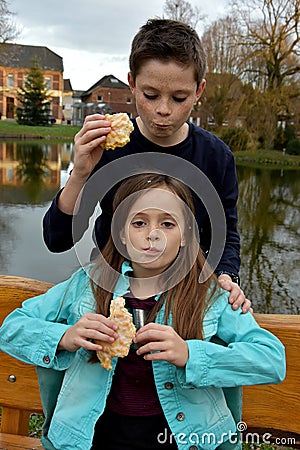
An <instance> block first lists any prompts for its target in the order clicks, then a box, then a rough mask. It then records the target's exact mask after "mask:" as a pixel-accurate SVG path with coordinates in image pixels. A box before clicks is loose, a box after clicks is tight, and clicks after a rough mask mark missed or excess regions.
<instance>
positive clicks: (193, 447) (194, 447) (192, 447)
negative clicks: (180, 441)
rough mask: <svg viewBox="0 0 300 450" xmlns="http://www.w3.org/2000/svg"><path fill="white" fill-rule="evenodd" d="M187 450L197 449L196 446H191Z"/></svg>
mask: <svg viewBox="0 0 300 450" xmlns="http://www.w3.org/2000/svg"><path fill="white" fill-rule="evenodd" d="M189 450H198V447H197V446H196V445H192V446H191V447H190V448H189Z"/></svg>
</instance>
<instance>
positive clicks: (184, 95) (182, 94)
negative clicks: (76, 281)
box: [43, 19, 250, 312]
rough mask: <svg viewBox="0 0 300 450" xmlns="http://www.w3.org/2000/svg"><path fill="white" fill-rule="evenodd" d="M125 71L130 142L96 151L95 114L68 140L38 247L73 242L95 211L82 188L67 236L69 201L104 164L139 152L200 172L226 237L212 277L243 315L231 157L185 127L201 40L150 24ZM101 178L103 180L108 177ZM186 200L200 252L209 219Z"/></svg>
mask: <svg viewBox="0 0 300 450" xmlns="http://www.w3.org/2000/svg"><path fill="white" fill-rule="evenodd" d="M129 65H130V72H129V74H128V82H129V86H130V89H131V91H132V94H133V97H134V99H135V101H136V109H137V112H138V117H137V118H136V119H133V125H134V131H133V132H132V134H131V136H130V142H129V143H128V144H127V145H125V147H123V148H117V149H115V150H114V151H104V150H103V146H102V145H101V144H103V143H105V139H106V135H107V134H108V133H109V132H110V130H111V129H110V123H109V122H107V121H106V120H105V118H104V117H103V116H101V115H99V114H95V115H92V116H88V117H86V119H85V122H84V124H83V127H82V129H81V130H80V131H79V132H78V133H77V135H76V136H75V153H74V168H73V170H72V173H71V175H70V178H69V180H68V182H67V184H66V186H65V187H64V189H63V190H62V191H61V192H60V193H59V194H58V195H57V197H56V198H55V199H54V201H53V202H52V205H51V207H50V209H49V210H48V211H47V213H46V215H45V217H44V221H43V227H44V239H45V243H46V245H47V247H48V248H49V250H51V251H53V252H61V251H66V250H68V249H70V248H71V247H72V246H73V245H74V240H75V241H77V240H79V239H80V238H81V236H82V234H83V233H84V231H85V229H86V228H87V226H88V219H89V217H90V216H91V215H92V213H93V210H94V206H95V204H94V202H92V201H91V198H90V196H89V193H88V191H89V189H88V188H86V189H85V191H84V193H83V196H82V198H81V204H80V211H79V214H81V215H82V217H83V219H82V224H81V225H80V227H79V228H80V230H79V232H78V230H77V235H76V236H75V237H74V236H73V233H72V223H73V217H74V216H73V214H74V207H75V204H76V201H77V199H78V196H79V194H80V192H81V189H82V188H83V187H84V186H86V182H87V180H88V179H89V178H90V177H91V175H93V174H94V173H96V172H97V171H98V170H99V169H101V168H102V167H104V166H105V165H106V164H108V163H109V162H111V161H115V160H116V159H118V158H120V157H123V156H128V155H134V154H142V153H147V152H157V153H158V155H159V154H163V153H167V154H169V155H174V156H176V157H179V158H182V159H183V160H186V161H188V162H189V163H192V164H194V165H195V166H196V167H197V168H198V169H199V170H200V171H201V172H202V173H204V175H206V177H208V179H209V180H210V182H211V183H212V185H213V186H214V188H215V189H216V191H217V193H218V195H219V197H220V200H221V202H222V206H223V209H224V212H225V217H226V228H227V230H226V242H225V246H224V251H223V255H222V257H221V260H220V262H219V264H218V266H217V268H216V274H217V276H218V279H219V282H220V283H221V284H222V287H223V288H224V289H227V290H228V291H231V294H230V298H229V301H230V302H231V303H233V307H234V308H235V309H236V308H237V307H238V306H240V305H243V311H244V312H245V311H247V310H248V309H249V308H250V302H249V301H248V300H247V299H245V296H244V293H243V291H242V290H241V289H240V287H239V286H238V280H239V278H238V272H239V268H240V239H239V233H238V231H237V207H236V203H237V197H238V183H237V176H236V170H235V162H234V158H233V155H232V153H231V151H230V150H229V149H228V147H227V146H226V145H225V144H224V143H223V142H222V141H220V140H219V139H218V138H217V137H215V136H214V135H212V134H211V133H209V132H207V131H205V130H203V129H201V128H199V127H196V126H194V125H193V124H191V123H189V122H188V120H189V117H190V114H191V110H192V108H193V105H194V103H196V102H197V101H198V100H199V99H200V97H201V94H202V93H203V90H204V88H205V80H204V74H205V69H206V59H205V53H204V50H203V48H202V44H201V41H200V39H199V37H198V35H197V33H196V32H195V30H193V29H192V28H191V27H189V26H188V25H186V24H184V23H181V22H177V21H172V20H167V19H152V20H149V21H148V22H147V23H146V24H145V25H144V26H142V27H141V29H140V30H139V32H138V33H137V35H136V36H135V37H134V39H133V42H132V48H131V54H130V58H129ZM183 162H184V161H183ZM149 169H150V168H149ZM104 173H105V172H104ZM126 175H128V174H126V173H125V174H124V176H126ZM101 176H103V177H105V176H106V177H107V178H108V179H109V177H110V173H109V171H108V173H106V175H101ZM114 192H115V187H114V189H111V190H110V192H109V193H108V194H107V195H106V196H105V197H104V199H103V200H102V202H101V209H102V214H101V216H100V217H99V218H98V219H97V220H96V223H95V240H96V242H97V245H98V248H100V249H101V248H103V245H104V244H105V242H106V240H107V238H108V235H109V231H110V223H111V204H112V196H113V193H114ZM194 200H195V208H196V216H195V218H196V221H197V224H198V227H199V234H200V242H201V247H202V249H203V251H204V252H206V253H207V252H208V251H209V248H210V245H211V226H210V219H209V216H208V214H207V212H206V210H205V208H204V206H203V204H202V202H201V200H200V199H199V198H198V197H196V196H195V199H194Z"/></svg>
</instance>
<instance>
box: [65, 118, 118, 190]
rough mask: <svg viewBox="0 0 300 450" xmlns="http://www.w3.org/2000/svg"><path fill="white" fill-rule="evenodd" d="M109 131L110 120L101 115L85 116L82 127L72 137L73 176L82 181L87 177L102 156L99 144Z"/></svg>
mask: <svg viewBox="0 0 300 450" xmlns="http://www.w3.org/2000/svg"><path fill="white" fill-rule="evenodd" d="M110 131H111V126H110V122H109V121H107V120H105V117H104V116H103V115H101V114H93V115H90V116H87V117H86V118H85V120H84V124H83V127H82V128H81V130H80V131H79V132H78V133H77V134H76V135H75V138H74V142H75V146H74V168H73V170H72V176H73V177H74V176H76V177H78V179H81V180H82V179H84V181H85V180H86V179H87V178H88V176H89V175H90V173H91V172H92V170H93V169H94V167H95V166H96V164H97V163H98V162H99V161H100V159H101V157H102V154H103V151H104V150H103V148H102V147H101V144H102V143H103V142H105V139H106V135H107V134H108V133H109V132H110Z"/></svg>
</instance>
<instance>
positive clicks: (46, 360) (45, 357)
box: [43, 355, 50, 364]
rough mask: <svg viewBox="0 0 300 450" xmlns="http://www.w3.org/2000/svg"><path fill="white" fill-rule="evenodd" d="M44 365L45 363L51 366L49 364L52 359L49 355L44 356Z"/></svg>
mask: <svg viewBox="0 0 300 450" xmlns="http://www.w3.org/2000/svg"><path fill="white" fill-rule="evenodd" d="M43 363H44V364H49V363H50V358H49V356H48V355H46V356H44V358H43Z"/></svg>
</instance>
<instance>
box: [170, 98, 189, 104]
mask: <svg viewBox="0 0 300 450" xmlns="http://www.w3.org/2000/svg"><path fill="white" fill-rule="evenodd" d="M173 100H174V101H175V102H177V103H183V102H185V101H186V97H173Z"/></svg>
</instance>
